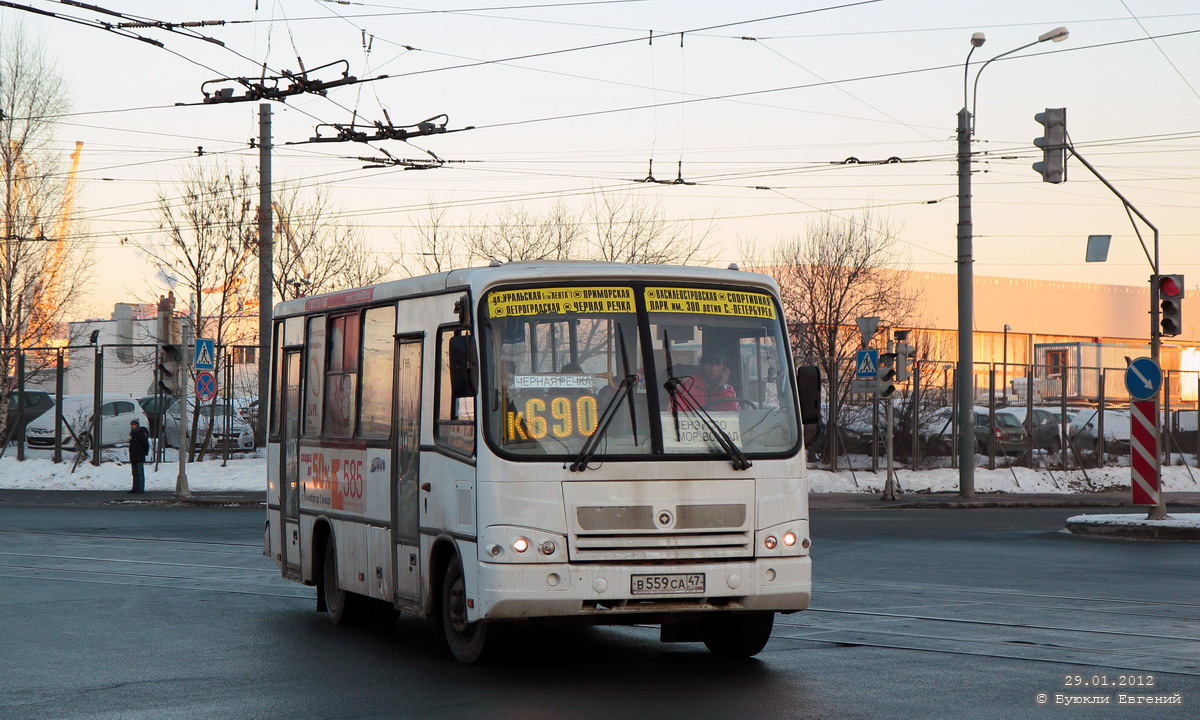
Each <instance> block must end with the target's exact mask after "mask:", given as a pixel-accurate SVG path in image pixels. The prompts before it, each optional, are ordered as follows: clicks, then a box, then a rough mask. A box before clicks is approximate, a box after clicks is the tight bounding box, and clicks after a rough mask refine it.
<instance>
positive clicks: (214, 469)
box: [0, 447, 1200, 493]
mask: <svg viewBox="0 0 1200 720" xmlns="http://www.w3.org/2000/svg"><path fill="white" fill-rule="evenodd" d="M169 452H170V453H171V456H172V457H170V458H169V460H168V462H165V463H163V464H162V465H160V466H159V469H158V471H157V472H155V470H154V465H153V464H152V463H151V464H147V465H146V489H147V490H152V491H153V490H172V491H173V490H174V489H175V476H176V475H177V474H178V472H179V465H178V464H177V462H176V461H175V458H174V452H173V451H169ZM260 453H261V451H260ZM66 455H67V457H68V459H67V461H66V462H63V463H60V464H57V465H56V464H54V463H53V462H51V461H50V460H49V459H48V457H49V453H48V451H36V452H33V451H31V452H30V454H29V457H30V458H31V459H27V460H25V462H17V459H16V450H15V449H14V448H12V447H10V448H9V449H8V452H7V453H5V456H4V457H3V458H0V489H5V490H128V489H129V488H130V486H131V485H132V481H131V479H130V470H129V465H128V464H126V462H125V459H126V458H127V457H128V456H127V455H126V454H125V451H124V449H123V448H114V449H111V450H105V455H106V458H109V459H110V460H109V461H106V462H104V463H102V464H101V465H100V466H99V467H95V466H93V465H91V464H90V463H88V462H86V461H85V462H83V463H80V465H79V467H78V468H76V469H75V471H74V472H72V471H71V462H70V460H71V459H73V458H72V456H71V455H70V453H67V454H66ZM1189 471H1190V472H1189ZM1086 473H1087V474H1086V476H1085V475H1084V472H1083V471H1080V470H1071V471H1069V472H1061V471H1057V470H1056V471H1048V470H1031V469H1029V468H1025V467H1014V468H1011V469H1010V468H998V469H996V470H987V469H985V468H976V469H975V490H976V492H980V493H1078V492H1096V491H1100V490H1107V489H1128V488H1129V482H1130V479H1129V468H1128V467H1106V468H1091V469H1088V470H1087V471H1086ZM896 475H897V479H898V481H899V483H900V491H901V492H906V493H913V492H946V493H948V492H956V491H957V490H958V471H957V470H955V469H953V468H935V469H931V470H918V471H915V472H914V471H912V470H899V471H897V473H896ZM187 476H188V487H189V489H191V490H192V491H194V492H205V491H210V492H256V491H261V490H265V489H266V483H267V479H266V478H267V469H266V459H265V458H264V457H249V458H238V459H230V460H229V463H228V466H227V467H221V460H220V458H218V459H216V460H206V461H204V462H202V463H189V464H188V466H187ZM886 479H887V476H886V474H885V473H884V471H883V469H882V468H881V469H880V471H879V472H878V473H872V472H870V471H869V470H855V471H853V472H851V471H849V470H840V471H838V472H836V473H834V472H829V471H827V470H816V469H810V470H809V485H810V487H811V489H812V492H815V493H835V492H849V493H853V492H861V493H878V492H881V491H882V490H883V484H884V481H885V480H886ZM1163 479H1164V483H1163V486H1164V488H1165V489H1166V490H1168V491H1170V492H1197V491H1200V482H1198V481H1200V469H1196V468H1190V467H1185V466H1181V465H1174V466H1170V467H1165V468H1163Z"/></svg>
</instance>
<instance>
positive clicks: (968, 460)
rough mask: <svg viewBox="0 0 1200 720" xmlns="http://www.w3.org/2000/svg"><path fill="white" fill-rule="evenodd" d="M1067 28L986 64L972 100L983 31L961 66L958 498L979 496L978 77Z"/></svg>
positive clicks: (1063, 33)
mask: <svg viewBox="0 0 1200 720" xmlns="http://www.w3.org/2000/svg"><path fill="white" fill-rule="evenodd" d="M1067 34H1068V33H1067V29H1066V28H1065V27H1060V28H1055V29H1054V30H1051V31H1049V32H1047V33H1043V34H1042V35H1041V36H1039V37H1038V39H1037V40H1035V41H1033V42H1031V43H1028V44H1025V45H1022V46H1021V47H1018V48H1014V49H1012V50H1009V51H1008V52H1004V53H1000V54H999V55H996V56H995V57H993V58H991V59H990V60H988V61H987V62H985V63H984V64H983V65H982V66H981V67H980V68H979V70H978V71H977V72H976V73H975V84H974V87H973V88H971V90H972V92H971V93H970V95H969V96H968V93H967V90H968V87H969V82H968V80H969V78H970V73H971V55H972V54H973V53H974V52H975V49H976V48H978V47H981V46H982V45H983V43H984V42H985V41H986V40H987V38H986V37H984V34H983V33H975V34H974V35H972V36H971V51H970V52H968V53H967V60H966V62H965V63H963V107H962V110H959V112H958V261H957V262H958V416H959V417H960V418H964V420H963V421H962V422H960V423H959V425H958V494H959V495H960V496H962V497H964V498H969V497H974V496H975V426H974V425H975V424H974V423H973V422H967V421H966V420H965V418H972V417H974V414H973V410H972V407H973V406H974V404H975V335H974V327H973V326H974V319H975V271H974V267H973V266H974V263H975V258H974V249H973V247H972V245H973V240H974V227H973V224H972V220H971V136H972V135H973V134H974V132H975V124H974V123H973V122H972V119H973V117H974V112H973V109H974V102H975V100H977V99H978V97H979V76H980V75H981V74H983V71H984V69H985V68H986V67H987V66H988V65H990V64H991V63H992V62H993V61H995V60H999V59H1000V58H1002V57H1004V56H1006V55H1012V54H1013V53H1016V52H1020V51H1022V50H1024V49H1025V48H1029V47H1033V46H1034V45H1037V44H1038V43H1043V42H1046V41H1047V40H1053V41H1054V42H1058V41H1060V40H1064V39H1066V37H1067Z"/></svg>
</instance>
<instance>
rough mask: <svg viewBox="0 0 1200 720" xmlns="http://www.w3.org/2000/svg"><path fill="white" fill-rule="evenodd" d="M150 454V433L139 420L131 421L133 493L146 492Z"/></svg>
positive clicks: (130, 455) (130, 461)
mask: <svg viewBox="0 0 1200 720" xmlns="http://www.w3.org/2000/svg"><path fill="white" fill-rule="evenodd" d="M149 452H150V433H148V432H146V428H144V427H142V424H141V423H140V422H138V421H137V420H130V421H129V466H130V467H131V468H132V469H133V489H132V490H130V491H129V492H131V493H138V494H140V493H144V492H146V454H147V453H149Z"/></svg>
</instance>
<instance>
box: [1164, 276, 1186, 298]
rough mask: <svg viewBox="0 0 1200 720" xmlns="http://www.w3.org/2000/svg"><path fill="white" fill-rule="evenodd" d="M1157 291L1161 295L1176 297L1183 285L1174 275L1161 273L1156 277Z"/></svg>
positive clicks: (1181, 291)
mask: <svg viewBox="0 0 1200 720" xmlns="http://www.w3.org/2000/svg"><path fill="white" fill-rule="evenodd" d="M1158 292H1159V294H1160V295H1162V297H1169V298H1173V297H1178V296H1179V295H1181V294H1182V293H1183V285H1182V284H1180V282H1179V280H1178V279H1176V277H1175V276H1174V275H1161V276H1159V278H1158Z"/></svg>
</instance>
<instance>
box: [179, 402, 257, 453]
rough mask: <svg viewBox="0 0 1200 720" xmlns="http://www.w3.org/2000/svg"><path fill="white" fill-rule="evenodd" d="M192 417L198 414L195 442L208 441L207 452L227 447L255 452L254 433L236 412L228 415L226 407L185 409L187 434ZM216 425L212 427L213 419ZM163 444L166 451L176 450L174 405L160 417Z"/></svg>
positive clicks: (189, 430) (189, 406)
mask: <svg viewBox="0 0 1200 720" xmlns="http://www.w3.org/2000/svg"><path fill="white" fill-rule="evenodd" d="M193 413H199V415H200V419H199V421H198V422H197V423H196V425H195V427H196V438H195V441H196V442H202V441H203V440H204V438H206V437H208V444H207V445H205V448H206V449H212V450H223V449H225V447H226V446H228V447H229V449H230V450H232V451H245V450H253V449H254V430H253V428H251V427H250V424H249V423H247V422H246V421H245V420H243V419H242V417H241V415H239V414H238V413H237V411H236V408H235V409H234V410H233V411H231V410H230V408H229V406H228V405H224V404H221V405H201V406H200V407H199V408H197V407H196V405H195V404H194V403H193V404H189V405H188V419H187V431H188V432H191V430H192V417H193ZM214 418H215V419H216V422H215V423H213V419H214ZM210 424H212V426H213V428H212V435H211V436H209V434H208V426H209V425H210ZM163 442H164V443H165V444H166V445H167V447H178V446H179V404H178V403H176V404H175V405H173V406H172V407H171V409H170V410H168V411H167V412H166V413H165V414H164V415H163Z"/></svg>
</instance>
